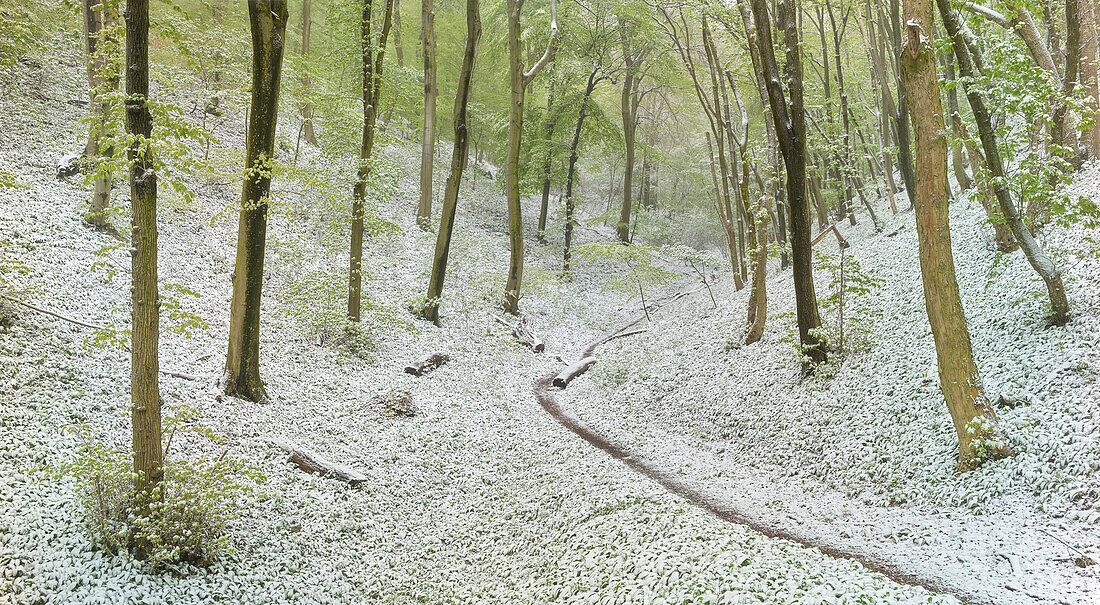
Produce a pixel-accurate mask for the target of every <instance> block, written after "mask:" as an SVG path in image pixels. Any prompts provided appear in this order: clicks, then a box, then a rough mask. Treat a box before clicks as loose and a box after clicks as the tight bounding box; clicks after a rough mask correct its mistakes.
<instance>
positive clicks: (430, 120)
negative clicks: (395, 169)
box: [416, 0, 439, 230]
mask: <svg viewBox="0 0 1100 605" xmlns="http://www.w3.org/2000/svg"><path fill="white" fill-rule="evenodd" d="M420 52H421V57H422V58H423V60H424V139H423V140H422V141H421V146H420V204H419V205H418V206H417V207H416V223H417V224H418V225H420V228H421V229H425V230H427V229H430V228H431V223H432V172H433V168H434V163H435V121H436V120H435V100H436V97H438V96H439V89H438V88H437V87H436V83H435V76H436V71H437V69H436V61H435V5H434V2H433V0H423V1H422V2H421V5H420Z"/></svg>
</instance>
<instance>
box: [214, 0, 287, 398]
mask: <svg viewBox="0 0 1100 605" xmlns="http://www.w3.org/2000/svg"><path fill="white" fill-rule="evenodd" d="M248 16H249V21H250V23H251V26H252V102H251V105H250V111H249V114H248V115H249V127H248V140H247V146H248V151H247V160H246V162H245V176H244V187H243V188H242V190H241V215H240V221H239V223H238V227H237V262H236V266H235V268H234V270H233V302H232V306H231V307H230V309H229V354H228V356H227V359H226V364H225V367H226V376H225V392H226V394H227V395H233V396H236V397H240V398H242V399H248V400H250V401H261V400H264V399H266V398H267V391H266V390H265V389H264V383H263V381H262V380H260V295H261V293H262V292H263V279H264V241H265V239H266V237H267V199H268V195H269V193H270V191H271V170H272V167H273V164H272V158H273V157H274V152H275V127H276V124H277V122H278V110H279V80H280V77H281V76H282V67H283V43H284V41H285V40H286V22H287V3H286V0H256V1H255V2H250V3H249V5H248Z"/></svg>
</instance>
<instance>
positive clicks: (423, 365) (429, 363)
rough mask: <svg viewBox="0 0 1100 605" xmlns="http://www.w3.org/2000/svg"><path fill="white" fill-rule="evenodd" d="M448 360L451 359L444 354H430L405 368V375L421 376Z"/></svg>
mask: <svg viewBox="0 0 1100 605" xmlns="http://www.w3.org/2000/svg"><path fill="white" fill-rule="evenodd" d="M450 360H451V357H450V356H449V355H447V354H446V353H440V352H438V351H437V352H435V353H430V354H428V355H427V356H426V357H424V358H423V359H420V360H418V361H414V362H412V363H410V364H409V365H407V366H405V373H406V374H412V375H413V376H423V375H424V374H427V373H428V372H431V371H432V370H434V369H436V368H438V367H439V366H441V365H443V364H445V363H447V362H448V361H450Z"/></svg>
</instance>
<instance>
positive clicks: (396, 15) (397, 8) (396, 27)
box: [393, 0, 405, 68]
mask: <svg viewBox="0 0 1100 605" xmlns="http://www.w3.org/2000/svg"><path fill="white" fill-rule="evenodd" d="M393 54H394V55H395V56H396V57H397V67H398V68H404V67H405V49H404V47H403V46H402V45H401V0H393Z"/></svg>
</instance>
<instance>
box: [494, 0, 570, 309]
mask: <svg viewBox="0 0 1100 605" xmlns="http://www.w3.org/2000/svg"><path fill="white" fill-rule="evenodd" d="M506 7H507V10H508V82H509V87H510V89H511V100H510V103H509V105H508V147H507V148H506V150H505V156H504V192H505V195H506V196H507V198H508V243H509V249H510V254H509V257H508V280H507V282H506V283H505V286H504V310H505V311H506V312H508V313H512V314H517V313H519V290H520V286H521V285H522V284H523V208H522V206H521V205H520V199H519V146H520V139H521V137H522V136H523V99H524V96H525V95H526V92H527V86H528V85H529V84H530V83H531V81H532V80H534V79H535V76H537V75H538V73H539V72H540V71H542V68H543V67H546V64H547V63H549V62H550V57H551V56H553V54H554V44H555V43H556V42H557V38H558V3H557V0H550V36H549V40H547V42H546V51H545V52H543V53H542V57H541V58H540V59H539V60H538V62H536V63H535V64H534V65H533V66H531V69H530V70H528V71H526V72H525V71H524V70H523V55H524V53H525V48H524V44H523V37H522V36H523V34H522V28H521V27H520V9H521V8H522V7H523V0H507V4H506Z"/></svg>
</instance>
